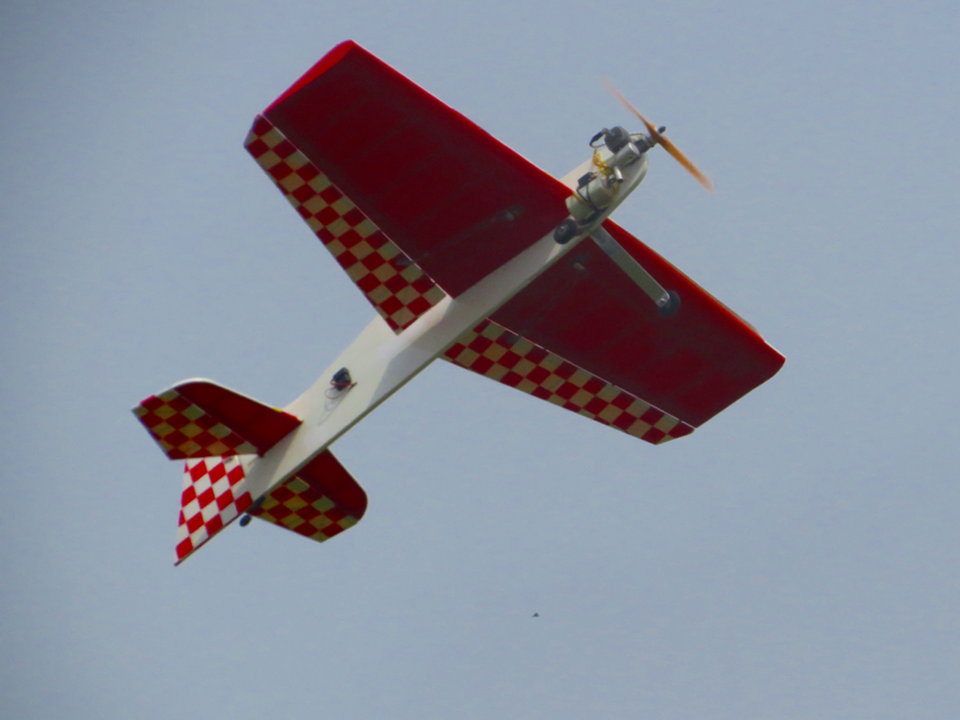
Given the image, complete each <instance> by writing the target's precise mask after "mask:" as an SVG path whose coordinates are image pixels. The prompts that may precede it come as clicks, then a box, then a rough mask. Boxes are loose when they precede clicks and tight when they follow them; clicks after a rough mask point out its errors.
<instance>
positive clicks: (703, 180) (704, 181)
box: [606, 80, 713, 192]
mask: <svg viewBox="0 0 960 720" xmlns="http://www.w3.org/2000/svg"><path fill="white" fill-rule="evenodd" d="M606 86H607V90H609V91H610V92H611V94H612V95H613V96H614V97H615V98H616V99H617V100H619V101H620V103H621V104H622V105H623V106H624V107H625V108H626V109H627V110H629V111H630V112H631V113H633V114H634V115H636V117H637V118H638V119H639V120H640V122H642V123H643V124H644V126H645V127H646V128H647V132H648V133H649V134H650V139H651V140H652V141H653V142H654V143H656V144H657V145H660V146H661V147H662V148H663V149H664V150H666V151H667V152H668V153H670V155H671V156H672V157H673V159H674V160H676V161H677V162H678V163H680V164H681V165H682V166H683V167H684V169H685V170H686V171H687V172H688V173H690V174H691V175H693V177H695V178H696V179H697V182H699V183H700V184H701V185H703V186H704V187H705V188H706V189H707V190H709V191H711V192H712V191H713V183H712V182H710V178H708V177H707V176H706V175H704V174H703V173H702V172H701V171H700V170H699V168H697V166H696V165H694V164H693V163H692V162H690V160H689V159H687V156H686V155H684V154H683V153H682V152H680V150H679V148H677V146H676V145H674V144H673V143H672V142H670V140H668V139H667V137H666V135H663V134H662V133H661V132H660V131H659V130H657V128H656V127H655V126H654V125H653V124H652V123H651V122H650V121H649V120H647V119H646V118H645V117H644V116H643V115H641V114H640V111H639V110H637V109H636V108H635V107H634V106H633V105H632V104H631V103H630V101H629V100H627V99H626V98H625V97H624V96H623V93H621V92H620V91H619V90H617V88H616V87H615V86H614V85H613V83H611V82H610V81H609V80H608V81H607V82H606Z"/></svg>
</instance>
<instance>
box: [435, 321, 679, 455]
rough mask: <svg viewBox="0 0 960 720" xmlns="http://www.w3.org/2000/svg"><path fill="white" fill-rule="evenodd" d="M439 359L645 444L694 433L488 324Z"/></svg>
mask: <svg viewBox="0 0 960 720" xmlns="http://www.w3.org/2000/svg"><path fill="white" fill-rule="evenodd" d="M443 357H444V359H445V360H449V361H451V362H453V363H456V364H457V365H460V366H461V367H465V368H467V369H468V370H473V371H474V372H477V373H480V374H481V375H486V376H487V377H489V378H493V379H494V380H497V381H499V382H502V383H503V384H504V385H509V386H510V387H515V388H517V389H518V390H523V391H524V392H527V393H530V394H531V395H534V396H536V397H538V398H542V399H543V400H547V401H549V402H552V403H553V404H555V405H559V406H560V407H562V408H565V409H567V410H572V411H573V412H576V413H579V414H580V415H585V416H586V417H588V418H591V419H592V420H596V421H597V422H601V423H603V424H604V425H610V426H611V427H615V428H617V429H618V430H622V431H624V432H625V433H628V434H630V435H633V436H635V437H638V438H640V439H641V440H646V441H647V442H650V443H655V444H656V443H662V442H666V441H667V440H672V439H673V438H677V437H681V436H683V435H689V434H690V433H691V432H693V427H691V426H690V425H688V424H686V423H684V422H682V421H681V420H679V419H677V418H675V417H673V416H672V415H668V414H667V413H665V412H663V411H661V410H658V409H657V408H655V407H654V406H653V405H651V404H650V403H648V402H644V401H643V400H641V399H640V398H638V397H636V396H634V395H631V394H630V393H628V392H626V391H625V390H621V389H620V388H618V387H616V386H615V385H612V384H610V383H608V382H606V381H605V380H602V379H600V378H598V377H597V376H595V375H591V374H590V373H588V372H587V371H586V370H583V369H581V368H579V367H577V366H576V365H574V364H573V363H569V362H567V361H566V360H564V359H563V358H561V357H559V356H557V355H554V354H553V353H551V352H549V351H547V350H545V349H544V348H542V347H540V346H539V345H536V344H534V343H532V342H530V341H529V340H527V339H526V338H524V337H521V336H519V335H517V334H515V333H513V332H511V331H509V330H507V329H506V328H505V327H503V326H501V325H498V324H497V323H495V322H493V321H492V320H484V321H483V322H482V323H481V324H480V325H478V326H477V327H475V328H474V329H473V330H471V331H470V332H467V333H465V334H464V335H462V336H461V337H460V338H459V339H458V340H457V342H456V343H454V344H453V345H452V346H451V347H450V348H449V349H448V350H447V351H446V353H444V355H443Z"/></svg>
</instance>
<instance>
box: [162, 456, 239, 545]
mask: <svg viewBox="0 0 960 720" xmlns="http://www.w3.org/2000/svg"><path fill="white" fill-rule="evenodd" d="M244 479H245V474H244V472H243V464H242V463H241V462H240V459H239V458H237V457H225V458H215V457H208V458H201V459H199V460H188V461H187V464H186V466H185V467H184V469H183V495H182V497H181V499H180V523H179V525H178V527H177V547H176V555H177V564H179V563H180V562H182V561H183V560H184V558H186V557H187V555H189V554H190V553H192V552H193V551H194V550H196V549H197V548H198V547H200V546H201V545H203V544H204V543H205V542H207V540H209V539H210V538H212V537H213V536H214V535H216V534H217V533H218V532H220V531H221V530H222V529H223V528H224V527H226V526H227V525H228V524H229V523H230V522H232V521H233V520H234V519H236V517H237V516H238V515H240V513H242V512H243V511H244V510H246V509H247V508H248V507H250V504H251V502H252V499H251V497H250V493H249V492H247V491H246V489H245V488H244V485H245V483H244Z"/></svg>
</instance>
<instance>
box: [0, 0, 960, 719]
mask: <svg viewBox="0 0 960 720" xmlns="http://www.w3.org/2000/svg"><path fill="white" fill-rule="evenodd" d="M0 33H2V36H0V37H2V42H0V58H2V61H0V63H2V64H0V67H2V69H3V75H4V79H5V83H4V85H5V88H6V92H5V96H4V101H3V104H2V106H0V107H2V120H3V127H4V132H3V133H2V134H0V147H2V152H3V156H4V158H5V160H6V165H5V167H6V168H7V169H6V172H4V173H3V175H2V179H0V183H2V187H0V203H2V212H0V223H2V224H0V227H2V237H3V242H2V246H0V288H2V293H3V308H4V310H3V313H2V315H0V323H2V326H0V327H2V332H3V336H4V338H5V339H6V340H5V342H4V343H3V344H2V346H0V362H2V368H3V373H2V376H0V382H2V385H0V388H2V402H3V406H4V409H5V412H4V413H2V415H0V435H2V437H3V438H4V442H3V445H2V446H0V458H2V460H3V467H4V469H5V470H4V473H3V476H4V477H3V480H4V499H5V512H3V514H2V519H0V543H2V544H0V547H2V548H3V550H2V554H0V560H2V571H3V576H4V578H5V581H4V589H3V592H2V595H0V648H2V653H0V662H2V663H3V668H2V672H0V707H3V708H4V709H5V713H6V714H9V716H10V717H17V718H50V717H73V718H130V717H138V718H148V719H149V718H170V717H177V716H184V715H186V714H187V713H189V714H190V715H191V716H198V717H199V716H203V717H210V716H213V717H221V716H223V717H239V718H247V717H263V716H268V717H283V716H302V715H320V714H322V715H324V716H330V717H342V718H385V717H389V718H398V719H402V718H454V717H455V718H490V717H507V718H523V719H526V718H531V719H532V718H545V717H551V718H571V719H572V718H582V717H602V718H606V717H611V718H612V717H642V718H647V717H650V718H667V719H669V718H694V717H696V718H718V719H726V718H731V719H733V718H737V719H740V718H745V717H749V718H812V717H816V718H843V719H844V720H851V719H854V718H864V719H870V720H878V719H882V718H897V719H901V718H905V717H909V718H914V719H917V720H923V719H928V718H929V719H931V720H933V719H937V720H942V718H946V717H952V716H956V715H957V714H958V713H960V609H958V608H960V579H958V578H960V562H958V527H960V511H958V503H960V492H958V482H957V470H956V466H957V459H958V458H957V456H958V447H960V432H958V423H957V420H956V411H955V407H954V406H955V405H956V403H957V401H958V397H957V395H958V382H957V380H956V379H955V361H956V357H957V355H958V351H960V343H958V341H957V334H956V323H957V320H956V318H957V312H958V310H960V302H958V290H957V288H958V281H960V277H958V275H960V273H958V261H960V257H958V251H957V245H956V228H957V226H958V220H960V210H958V207H960V204H958V203H957V187H958V185H960V182H958V181H960V176H958V167H960V163H958V160H960V152H958V133H957V126H958V120H960V113H958V100H957V97H958V88H957V80H956V78H957V75H958V62H957V61H958V50H957V47H958V46H957V38H958V37H960V9H958V7H957V5H956V3H955V2H916V3H900V2H870V3H866V2H862V3H859V2H841V3H836V2H820V1H818V0H815V1H814V2H806V3H797V4H792V5H787V4H781V3H769V2H754V1H748V2H741V3H721V2H708V1H706V0H704V1H703V2H677V3H649V4H647V3H645V4H638V3H630V2H604V1H602V0H601V1H600V2H596V3H593V4H584V3H581V2H577V3H574V2H549V3H548V2H530V3H516V2H504V1H502V0H485V1H484V2H434V3H427V2H420V3H416V2H411V3H388V2H385V1H377V2H369V3H333V2H322V1H321V2H309V3H308V2H275V3H263V2H256V3H254V2H206V3H186V2H169V3H149V4H148V3H121V2H92V3H66V2H48V3H31V2H16V1H14V2H6V3H4V4H3V5H2V7H0ZM346 38H353V39H355V40H357V41H358V42H360V43H361V44H363V45H364V46H365V47H367V48H368V49H369V50H370V51H372V52H373V53H375V54H377V55H378V56H380V57H381V58H383V59H384V60H385V61H387V62H388V63H390V64H391V65H393V66H394V67H396V68H397V69H398V70H400V71H401V72H403V73H404V74H406V75H407V76H409V77H411V78H412V79H414V80H415V81H416V82H418V83H419V84H421V85H423V86H424V87H425V88H427V89H428V90H429V91H431V92H433V93H434V94H436V95H437V96H439V97H440V98H441V99H442V100H444V101H445V102H447V103H449V104H450V105H452V106H453V107H455V108H457V109H458V110H460V111H461V112H463V113H464V114H466V115H467V116H468V117H470V118H471V119H473V120H474V121H476V122H477V123H478V124H480V125H481V126H482V127H484V128H486V129H487V130H489V131H490V132H492V133H493V134H494V135H495V136H497V137H498V138H500V139H501V140H503V141H504V142H506V143H507V144H508V145H510V146H511V147H513V148H515V149H517V150H518V151H519V152H521V153H522V154H524V155H525V156H526V157H528V158H530V159H531V160H532V161H533V162H535V163H536V164H538V165H539V166H541V167H543V168H544V169H545V170H547V171H548V172H551V173H553V174H556V175H562V174H564V173H565V172H566V171H568V170H569V169H571V168H572V167H574V166H575V165H576V164H577V163H579V162H580V161H581V160H583V159H584V158H585V151H586V150H587V148H586V141H587V140H588V139H589V137H590V135H592V134H593V133H594V132H595V131H596V130H598V129H599V128H600V127H602V126H609V125H611V124H615V123H629V117H628V116H627V115H626V114H625V113H624V112H623V111H622V109H621V108H620V107H619V106H618V105H617V104H616V102H615V101H614V100H612V99H611V98H610V97H609V96H608V95H607V94H606V93H605V91H604V90H603V87H602V84H601V82H600V78H602V77H604V76H607V77H610V78H612V79H613V80H614V81H615V82H616V83H617V84H618V85H619V87H620V88H621V89H622V90H623V92H624V93H625V94H626V95H627V96H628V97H630V98H631V100H632V101H633V102H634V104H636V105H637V106H638V107H640V108H641V109H642V110H643V111H644V112H645V113H646V114H648V115H649V116H650V117H651V118H652V119H653V120H654V122H656V123H658V124H660V123H662V124H665V125H667V126H668V128H669V131H670V135H671V137H672V138H673V139H674V141H675V142H676V143H677V144H678V145H679V146H680V147H681V148H682V149H683V150H684V151H685V152H686V153H687V154H688V155H690V156H691V158H693V159H694V160H695V162H697V164H698V165H700V166H701V167H702V168H703V169H704V170H706V171H707V172H708V173H709V174H710V175H711V177H712V178H713V180H714V182H715V184H716V187H717V191H716V193H715V194H713V195H708V194H707V193H704V192H703V191H702V190H701V189H700V188H699V187H698V186H697V185H696V183H694V182H692V181H691V180H690V178H688V177H687V176H686V175H685V174H684V173H683V172H682V171H681V170H680V169H679V168H678V167H676V166H675V165H674V164H673V163H672V162H671V161H670V160H669V158H667V157H666V156H665V155H663V154H660V155H658V156H656V157H654V158H652V168H651V173H650V176H649V177H648V179H647V181H646V183H645V184H644V185H643V186H642V187H641V189H640V190H639V191H638V192H637V194H636V195H635V196H634V197H632V198H631V199H630V200H629V201H628V203H627V204H626V205H625V206H624V207H623V208H621V209H620V210H619V211H618V212H617V214H616V216H615V218H616V220H617V221H618V222H619V223H621V224H622V225H624V226H625V227H626V228H628V229H629V230H631V231H632V232H634V233H635V234H637V235H638V236H639V237H640V238H641V239H643V240H645V241H646V242H648V243H649V244H650V245H652V246H653V247H654V248H656V249H657V250H658V251H659V252H661V253H662V254H664V255H665V256H666V257H667V258H669V259H670V260H671V261H672V262H674V263H675V264H677V265H679V266H680V267H681V268H683V269H684V270H685V271H686V272H687V273H689V274H690V275H691V276H692V277H693V278H694V279H696V280H697V281H698V282H700V283H701V284H703V285H704V286H705V287H706V288H707V289H708V290H710V291H711V292H713V293H714V294H716V295H717V296H718V297H719V298H720V299H722V300H723V301H724V302H726V303H727V304H728V305H730V306H731V307H732V308H733V309H734V310H736V311H737V312H739V313H740V314H742V315H743V316H744V317H746V318H747V319H748V320H749V321H750V322H751V323H753V324H754V325H756V326H757V328H758V329H759V330H760V331H761V332H762V333H763V334H764V336H765V337H766V338H767V339H768V340H769V341H770V342H771V343H772V344H774V345H775V346H776V347H777V348H779V349H780V350H781V351H782V352H784V353H785V354H786V356H787V365H786V366H785V368H784V369H783V370H782V371H781V373H780V374H779V375H777V376H776V377H775V378H774V379H773V380H772V381H771V382H770V383H768V384H767V385H765V386H763V387H761V388H760V389H759V390H757V391H756V392H754V393H753V394H751V395H749V396H748V397H747V398H746V399H744V400H742V401H741V402H739V403H737V404H736V405H735V406H733V407H732V408H730V409H729V410H728V411H726V412H724V413H722V414H721V415H719V416H718V417H717V418H715V419H714V420H712V421H711V422H710V423H708V424H707V425H706V426H704V427H703V428H702V429H701V430H699V431H698V432H697V433H695V434H694V435H693V436H692V437H690V438H686V439H683V440H679V441H676V442H673V443H670V444H669V445H666V446H664V447H652V446H649V445H647V444H646V443H643V442H640V441H637V440H634V439H632V438H630V437H628V436H626V435H623V434H621V433H616V432H612V431H609V430H605V429H604V428H602V427H601V426H599V425H597V424H596V423H591V422H588V421H587V420H584V419H582V418H578V417H576V416H575V415H573V414H572V413H566V412H560V411H559V410H556V409H553V408H550V407H549V406H547V405H545V404H544V403H542V402H540V401H537V400H534V399H531V398H528V397H525V396H523V395H522V394H520V393H517V392H515V391H512V390H510V389H508V388H505V387H502V386H499V385H498V384H496V383H493V382H490V381H488V380H485V379H483V378H480V377H478V376H475V375H473V374H471V373H467V372H463V371H461V370H459V369H457V368H454V367H451V366H447V365H446V364H444V366H443V367H440V366H434V367H431V368H429V369H428V370H427V371H426V373H424V374H423V375H421V376H419V377H418V378H417V379H416V380H414V381H413V382H412V383H411V384H410V385H409V386H408V387H406V388H405V389H404V390H402V391H401V392H400V393H399V394H398V395H397V396H395V397H394V398H393V399H392V400H391V401H390V402H389V403H387V404H386V405H385V406H384V407H382V408H380V409H379V410H378V411H377V412H376V413H374V414H373V415H371V416H370V417H369V418H368V419H366V420H365V421H364V422H363V423H361V424H360V425H359V426H358V427H357V428H356V429H355V430H353V431H352V432H351V433H350V434H349V435H348V436H347V437H346V438H344V439H343V440H342V441H340V442H339V443H338V444H337V445H336V447H335V452H336V454H337V456H338V457H339V458H340V460H341V461H342V462H343V464H344V465H345V466H346V467H347V468H348V469H349V470H350V471H351V472H352V473H353V475H354V476H355V477H356V478H357V479H358V481H359V482H360V483H361V484H362V485H363V486H364V488H365V489H366V491H367V493H368V495H369V497H370V509H369V511H368V513H367V515H366V517H365V518H364V520H363V521H362V522H361V523H360V525H359V526H358V527H357V528H355V529H353V530H351V531H350V532H348V533H346V534H344V535H343V536H341V537H338V538H337V539H336V540H334V541H332V542H330V543H327V544H325V545H322V546H321V545H317V544H315V543H311V542H308V541H306V540H304V539H302V538H299V537H298V536H296V535H294V534H292V533H287V532H284V531H282V530H280V529H278V528H275V527H272V526H270V525H268V524H266V523H253V524H252V525H251V526H250V527H248V528H246V529H244V530H242V531H241V530H239V529H238V528H235V527H234V528H229V529H228V530H227V531H225V532H224V533H223V534H222V535H221V536H218V537H217V538H216V539H215V540H214V541H213V542H211V543H210V544H209V545H208V546H206V547H204V548H203V550H202V552H199V553H198V554H197V555H196V556H194V557H192V558H190V559H189V560H188V561H187V562H186V563H184V565H182V566H181V567H179V568H176V569H174V568H173V566H172V564H171V560H172V548H173V542H174V533H175V528H176V516H177V509H178V502H179V492H180V471H179V465H178V464H177V463H170V462H167V461H166V460H165V459H164V458H163V456H162V455H161V454H160V453H159V452H158V451H157V449H156V448H155V446H154V445H153V444H152V442H151V441H150V439H149V438H148V437H147V435H146V433H144V432H143V430H142V429H141V428H140V427H139V425H138V424H137V423H136V422H135V421H134V418H133V416H132V415H130V413H129V408H130V407H131V406H132V405H134V404H135V403H136V402H138V401H139V400H140V399H142V398H143V397H145V396H146V395H149V394H150V393H152V392H155V391H158V390H160V389H162V388H164V387H166V386H168V385H170V384H171V383H173V382H175V381H177V380H180V379H182V378H186V377H193V376H204V377H210V378H213V379H215V380H217V381H218V382H221V383H223V384H226V385H228V386H231V387H234V388H236V389H238V390H240V391H241V392H244V393H247V394H250V395H252V396H254V397H256V398H259V399H261V400H262V401H264V402H267V403H270V404H275V405H283V404H286V403H287V402H289V401H290V400H291V399H292V398H293V397H295V396H296V395H297V394H298V393H299V392H300V391H301V390H302V389H303V388H305V387H306V386H307V385H308V384H309V383H310V382H312V381H313V379H314V376H315V375H316V373H318V372H319V371H320V370H321V369H322V368H324V367H325V366H326V364H327V363H328V362H330V361H331V360H332V359H333V358H334V357H335V356H336V354H337V353H338V352H339V350H340V349H341V348H342V347H343V346H344V345H345V344H346V343H347V342H349V341H350V340H351V339H352V338H353V336H354V335H355V334H356V333H357V332H359V330H360V329H361V328H362V326H363V325H364V324H365V323H366V321H367V320H368V319H369V316H370V315H371V313H372V310H371V309H370V307H369V306H368V305H367V303H366V301H365V300H364V299H363V298H362V296H361V295H360V294H359V293H358V292H357V290H356V289H355V288H354V287H353V286H352V285H351V284H350V282H349V281H348V280H347V278H346V277H345V276H344V275H343V273H342V272H341V271H340V270H339V269H338V268H337V266H336V265H335V263H334V262H333V261H332V260H331V259H330V257H329V256H328V255H327V253H326V252H325V251H324V250H323V249H322V248H321V247H320V245H319V243H318V242H317V241H316V239H315V238H313V236H312V235H311V234H310V232H309V230H308V229H307V228H306V227H305V226H303V225H302V223H301V222H300V220H299V218H298V217H297V216H296V215H295V213H293V212H292V211H291V210H290V209H289V207H288V206H287V205H286V202H285V201H284V200H283V198H282V197H281V196H280V194H279V193H278V192H277V191H276V190H275V189H274V188H273V187H272V186H271V184H270V183H269V181H268V180H267V179H266V178H265V177H264V176H263V175H262V173H261V171H260V170H259V168H258V167H257V166H256V164H255V163H254V162H253V161H252V160H251V159H249V158H248V157H247V155H246V153H245V152H244V150H243V148H242V141H243V138H244V136H245V134H246V131H247V129H248V127H249V124H250V122H251V121H252V119H253V116H254V115H255V114H256V113H257V112H258V111H260V110H261V109H263V108H264V107H265V106H266V105H267V104H268V103H270V102H271V101H272V100H273V99H274V98H275V97H276V96H277V95H278V94H279V93H280V92H281V91H282V90H284V89H285V88H286V87H287V86H288V85H289V84H290V83H291V82H292V81H293V80H295V79H296V78H297V77H298V76H299V75H300V73H301V72H303V71H304V70H305V69H306V68H307V67H308V66H309V65H310V64H311V63H312V62H314V61H315V60H316V59H317V58H319V57H320V56H321V55H322V54H323V53H324V52H326V51H327V50H328V49H329V48H330V47H332V46H333V45H334V44H336V43H337V42H339V41H341V40H343V39H346ZM534 612H538V613H539V614H540V617H538V618H533V617H531V616H532V614H533V613H534Z"/></svg>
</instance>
